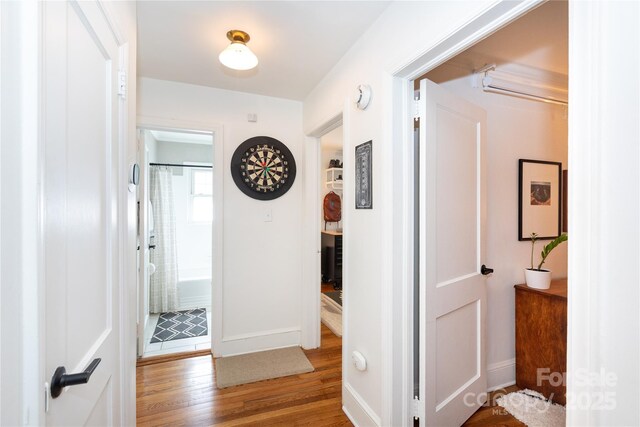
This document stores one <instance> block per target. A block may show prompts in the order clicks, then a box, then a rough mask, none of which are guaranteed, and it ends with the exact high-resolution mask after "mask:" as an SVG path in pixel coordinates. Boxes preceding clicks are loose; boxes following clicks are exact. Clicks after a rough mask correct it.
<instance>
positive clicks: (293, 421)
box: [136, 325, 524, 427]
mask: <svg viewBox="0 0 640 427" xmlns="http://www.w3.org/2000/svg"><path fill="white" fill-rule="evenodd" d="M321 342H322V345H321V347H320V348H319V349H315V350H306V351H305V354H306V355H307V357H308V358H309V361H310V362H311V364H312V365H313V367H314V368H315V371H314V372H309V373H306V374H301V375H293V376H290V377H285V378H277V379H273V380H267V381H260V382H257V383H253V384H245V385H240V386H236V387H230V388H226V389H224V390H219V389H218V388H216V385H215V372H214V369H213V359H212V358H211V356H198V357H192V358H187V359H179V360H169V361H165V362H160V363H154V364H145V365H144V366H139V367H138V368H137V373H136V376H137V378H136V386H137V392H136V396H137V422H138V425H140V426H196V425H197V426H206V425H216V426H242V425H245V426H246V425H260V426H263V425H266V426H269V425H271V426H275V425H279V426H302V425H307V426H351V425H352V424H351V422H350V421H349V419H348V418H347V417H346V415H345V414H344V412H342V403H341V401H342V398H341V397H342V396H341V393H342V365H341V352H342V339H341V338H338V337H337V336H335V335H334V334H333V333H332V332H331V331H330V330H329V329H328V328H327V327H326V326H324V325H322V341H321ZM515 390H517V388H516V387H515V386H513V387H507V389H506V390H504V391H503V392H507V393H508V392H511V391H515ZM496 398H497V393H493V394H491V395H490V396H489V402H490V405H488V406H485V407H482V408H481V409H480V410H479V411H478V412H476V413H475V414H474V415H473V416H472V417H471V418H469V420H468V421H467V422H466V423H465V424H464V425H465V426H467V427H485V426H505V427H521V426H524V424H522V423H520V422H519V421H518V420H516V419H515V418H513V417H512V416H511V415H509V414H508V413H506V412H505V411H504V410H503V409H502V408H500V407H495V399H496Z"/></svg>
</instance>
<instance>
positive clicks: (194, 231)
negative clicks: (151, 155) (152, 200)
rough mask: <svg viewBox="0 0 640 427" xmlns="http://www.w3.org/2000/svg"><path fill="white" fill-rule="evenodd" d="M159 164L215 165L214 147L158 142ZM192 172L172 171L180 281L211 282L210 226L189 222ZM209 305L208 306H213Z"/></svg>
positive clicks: (186, 170) (183, 170)
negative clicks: (206, 280) (204, 280)
mask: <svg viewBox="0 0 640 427" xmlns="http://www.w3.org/2000/svg"><path fill="white" fill-rule="evenodd" d="M157 161H158V162H159V163H178V164H180V163H188V164H203V163H206V164H212V162H213V147H212V146H211V145H204V144H185V143H175V142H166V141H159V143H158V160H157ZM196 170H197V169H196ZM192 171H193V170H192V169H188V168H173V170H172V172H173V174H172V183H173V200H174V212H175V218H176V247H177V251H178V252H177V258H178V280H182V279H185V278H196V277H198V278H200V277H201V278H205V277H208V278H209V279H211V249H212V247H211V229H212V227H211V222H208V223H205V222H197V223H194V222H191V221H190V220H189V203H190V194H191V173H192ZM179 292H180V291H179ZM206 305H207V306H209V305H210V302H208V303H207V304H206ZM190 308H195V307H190Z"/></svg>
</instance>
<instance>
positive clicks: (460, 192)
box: [435, 105, 478, 286]
mask: <svg viewBox="0 0 640 427" xmlns="http://www.w3.org/2000/svg"><path fill="white" fill-rule="evenodd" d="M436 120H437V123H438V125H437V128H436V132H437V135H436V138H437V140H438V141H447V142H446V143H443V144H438V146H437V152H436V155H437V176H436V180H437V183H438V186H437V189H436V194H435V197H436V201H435V203H436V224H437V225H436V242H437V245H438V246H437V252H436V257H437V261H436V262H437V265H438V269H437V271H436V274H437V277H436V280H437V282H438V286H442V285H443V284H444V283H446V282H448V281H450V280H454V279H456V278H459V277H462V276H466V275H468V274H473V273H475V272H476V264H477V259H478V253H477V246H476V245H474V244H469V243H473V241H474V240H475V239H474V238H473V237H472V238H471V240H469V237H470V236H476V234H477V223H476V222H475V221H468V218H469V215H470V213H473V212H476V210H477V204H478V198H477V191H476V189H477V168H476V166H477V147H475V142H476V140H477V138H476V134H477V129H476V122H475V121H474V120H473V118H470V117H467V116H465V115H464V114H460V113H458V112H456V111H452V110H448V109H447V108H446V106H442V105H438V106H437V109H436ZM470 144H473V146H469V145H470Z"/></svg>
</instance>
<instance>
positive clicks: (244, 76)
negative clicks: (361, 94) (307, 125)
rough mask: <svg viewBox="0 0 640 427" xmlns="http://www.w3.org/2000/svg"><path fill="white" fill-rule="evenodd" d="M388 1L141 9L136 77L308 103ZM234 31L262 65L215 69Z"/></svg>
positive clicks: (148, 5) (176, 4)
mask: <svg viewBox="0 0 640 427" xmlns="http://www.w3.org/2000/svg"><path fill="white" fill-rule="evenodd" d="M389 3H390V2H389V1H142V2H138V75H139V76H144V77H152V78H157V79H163V80H174V81H180V82H185V83H192V84H197V85H204V86H211V87H217V88H221V89H228V90H235V91H241V92H250V93H256V94H261V95H268V96H275V97H281V98H289V99H296V100H303V99H304V98H305V96H306V95H307V94H308V93H309V92H310V91H311V89H313V87H314V86H315V85H316V84H317V83H318V82H319V81H320V80H321V79H322V77H324V76H325V75H326V74H327V73H328V72H329V70H330V69H331V68H332V67H333V65H335V64H336V62H337V61H338V60H339V59H340V58H341V57H342V56H343V55H344V54H345V53H346V51H347V50H348V49H349V47H351V45H352V44H353V43H354V42H355V40H357V39H358V38H359V37H360V35H361V34H362V33H363V32H364V31H365V30H366V29H367V28H368V27H369V26H370V25H371V24H372V23H373V22H374V21H375V20H376V18H377V17H378V16H379V15H380V14H381V13H382V11H383V10H384V9H385V8H386V7H387V6H388V4H389ZM231 29H239V30H244V31H246V32H248V33H249V34H250V36H251V41H249V43H248V46H249V47H250V48H251V50H253V52H254V53H255V54H256V55H257V57H258V60H259V64H258V67H256V68H255V69H253V70H249V71H234V70H230V69H227V68H225V67H224V66H223V65H222V64H220V62H219V61H218V54H219V53H220V52H221V51H222V50H223V49H224V48H225V47H226V46H227V45H228V44H229V41H228V40H227V37H226V33H227V31H228V30H231Z"/></svg>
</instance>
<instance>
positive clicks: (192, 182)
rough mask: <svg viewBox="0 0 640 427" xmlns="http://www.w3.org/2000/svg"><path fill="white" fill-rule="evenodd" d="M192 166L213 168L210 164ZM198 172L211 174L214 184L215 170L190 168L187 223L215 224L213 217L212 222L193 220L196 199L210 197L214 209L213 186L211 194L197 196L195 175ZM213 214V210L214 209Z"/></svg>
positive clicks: (194, 163)
mask: <svg viewBox="0 0 640 427" xmlns="http://www.w3.org/2000/svg"><path fill="white" fill-rule="evenodd" d="M189 164H191V165H198V166H211V164H210V163H196V162H189ZM196 172H208V173H210V174H211V180H212V182H213V169H201V168H189V203H188V204H187V205H188V206H187V222H188V223H189V224H211V223H213V217H212V218H211V220H210V221H195V220H194V219H193V202H194V200H195V199H196V198H204V197H208V198H209V199H210V200H211V206H212V207H213V186H212V187H211V194H196V193H195V188H194V187H195V180H194V177H195V174H196ZM212 213H213V209H212Z"/></svg>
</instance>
